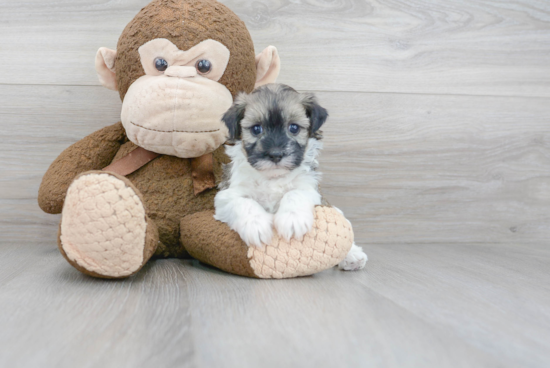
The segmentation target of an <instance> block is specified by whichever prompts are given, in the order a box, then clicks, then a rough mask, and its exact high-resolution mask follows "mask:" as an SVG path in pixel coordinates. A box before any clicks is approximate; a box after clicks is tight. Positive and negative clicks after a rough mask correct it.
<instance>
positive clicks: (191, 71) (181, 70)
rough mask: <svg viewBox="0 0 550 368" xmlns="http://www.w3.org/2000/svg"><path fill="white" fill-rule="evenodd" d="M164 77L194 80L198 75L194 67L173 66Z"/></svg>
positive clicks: (166, 71) (165, 72)
mask: <svg viewBox="0 0 550 368" xmlns="http://www.w3.org/2000/svg"><path fill="white" fill-rule="evenodd" d="M164 75H166V76H167V77H177V78H192V77H195V76H196V75H197V69H196V68H195V67H194V66H178V65H173V66H170V67H168V69H166V70H165V71H164Z"/></svg>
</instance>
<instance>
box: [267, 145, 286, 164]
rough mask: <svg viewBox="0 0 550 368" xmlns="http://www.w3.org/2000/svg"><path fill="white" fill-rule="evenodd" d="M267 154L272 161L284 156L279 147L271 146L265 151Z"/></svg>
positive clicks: (279, 159)
mask: <svg viewBox="0 0 550 368" xmlns="http://www.w3.org/2000/svg"><path fill="white" fill-rule="evenodd" d="M267 156H268V157H269V159H270V160H271V161H273V162H274V163H279V162H280V161H281V160H282V159H283V157H285V153H284V151H283V150H282V149H280V148H272V149H270V150H269V151H268V152H267Z"/></svg>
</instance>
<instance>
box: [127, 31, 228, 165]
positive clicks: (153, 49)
mask: <svg viewBox="0 0 550 368" xmlns="http://www.w3.org/2000/svg"><path fill="white" fill-rule="evenodd" d="M139 54H140V57H141V63H142V66H143V69H144V70H145V75H144V76H142V77H140V78H139V79H138V80H136V81H135V82H134V83H133V84H132V85H131V86H130V88H129V89H128V92H127V93H126V97H125V98H124V102H123V105H122V124H123V125H124V128H125V129H126V133H127V135H128V138H129V139H130V140H131V141H132V142H133V143H135V144H137V145H138V146H140V147H143V148H145V149H147V150H150V151H154V152H157V153H161V154H166V155H172V156H178V157H182V158H189V157H198V156H201V155H204V154H206V153H209V152H212V151H214V150H215V149H216V148H218V147H219V146H220V145H221V144H223V143H224V141H225V139H226V136H227V133H228V131H227V128H226V126H225V125H224V124H223V122H222V121H221V117H222V116H223V114H224V113H225V112H226V111H227V109H229V107H231V104H232V103H233V98H232V96H231V93H230V92H229V90H228V89H227V88H226V87H225V86H224V85H223V84H220V83H218V80H219V79H220V78H221V77H222V76H223V74H224V72H225V69H226V67H227V64H228V61H229V56H230V53H229V50H228V49H227V48H226V47H225V46H224V45H222V44H221V43H220V42H217V41H214V40H206V41H203V42H201V43H199V44H198V45H196V46H194V47H192V48H191V49H189V50H187V51H181V50H179V49H178V48H177V47H176V46H175V45H174V44H173V43H172V42H170V41H169V40H167V39H155V40H152V41H149V42H147V43H145V44H144V45H143V46H141V47H140V48H139Z"/></svg>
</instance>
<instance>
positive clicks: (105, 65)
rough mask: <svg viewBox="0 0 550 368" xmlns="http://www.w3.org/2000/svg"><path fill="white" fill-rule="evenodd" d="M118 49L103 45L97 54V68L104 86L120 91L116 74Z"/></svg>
mask: <svg viewBox="0 0 550 368" xmlns="http://www.w3.org/2000/svg"><path fill="white" fill-rule="evenodd" d="M115 59H116V50H111V49H108V48H106V47H101V48H100V49H99V50H97V54H96V55H95V70H96V72H97V76H98V77H99V82H101V84H102V85H103V86H104V87H107V88H109V89H112V90H114V91H118V87H117V84H116V76H115Z"/></svg>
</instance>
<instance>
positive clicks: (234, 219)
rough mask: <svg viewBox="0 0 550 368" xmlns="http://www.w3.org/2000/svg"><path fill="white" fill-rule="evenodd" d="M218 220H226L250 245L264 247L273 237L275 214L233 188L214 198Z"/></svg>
mask: <svg viewBox="0 0 550 368" xmlns="http://www.w3.org/2000/svg"><path fill="white" fill-rule="evenodd" d="M214 204H215V207H216V214H215V215H214V218H215V219H216V220H219V221H222V222H225V223H226V224H228V225H229V227H230V228H231V229H232V230H234V231H236V232H237V233H238V234H239V235H240V237H241V239H242V240H243V241H244V242H245V243H246V244H247V245H248V246H256V247H259V248H261V247H263V246H264V244H270V243H271V238H272V237H273V215H272V214H270V213H267V212H266V211H265V210H264V208H263V207H262V206H260V205H259V204H258V202H256V201H254V200H253V199H250V198H243V197H242V196H241V195H240V193H238V192H237V191H236V190H233V189H227V190H223V191H221V192H219V193H218V194H217V195H216V198H215V200H214Z"/></svg>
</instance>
